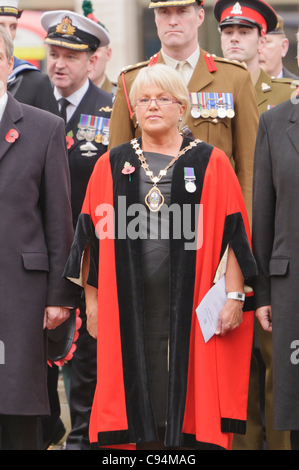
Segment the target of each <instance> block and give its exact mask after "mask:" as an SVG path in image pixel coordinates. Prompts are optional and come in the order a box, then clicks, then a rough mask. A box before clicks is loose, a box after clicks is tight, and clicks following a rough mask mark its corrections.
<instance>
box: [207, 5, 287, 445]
mask: <svg viewBox="0 0 299 470" xmlns="http://www.w3.org/2000/svg"><path fill="white" fill-rule="evenodd" d="M214 13H215V17H216V19H217V21H218V22H219V27H220V31H221V46H222V50H223V55H224V57H226V58H228V59H235V60H240V61H245V62H246V64H247V66H248V70H249V71H250V73H251V76H252V80H253V82H254V84H255V90H256V93H257V99H258V107H259V112H260V114H261V113H263V112H265V111H267V110H268V109H271V108H273V107H275V106H276V105H278V104H280V103H282V102H283V101H287V100H289V99H290V97H291V95H292V93H294V91H295V88H294V87H292V83H293V80H290V79H287V78H285V79H281V80H280V79H273V78H271V77H270V76H269V75H268V74H267V73H266V72H265V71H264V70H262V69H261V68H260V65H259V50H261V49H262V48H263V46H264V44H265V42H266V39H265V35H266V33H269V32H271V31H272V30H275V28H276V26H277V15H276V13H275V11H274V10H273V9H272V7H271V6H270V5H268V4H267V3H265V2H264V1H261V0H242V1H241V2H238V3H235V1H234V0H218V1H217V2H216V3H215V7H214ZM257 331H258V338H259V344H260V351H261V354H262V358H263V361H264V363H265V366H266V374H265V377H266V379H265V416H266V440H267V448H268V450H286V449H288V448H289V435H287V433H284V432H278V431H273V365H272V335H271V334H270V333H267V332H265V331H264V330H263V329H262V327H261V326H260V324H258V325H257ZM234 449H241V450H244V449H250V450H261V449H263V424H262V419H261V411H260V406H259V393H258V367H257V363H256V359H255V357H254V356H253V358H252V368H251V379H250V393H249V406H248V425H247V434H246V436H242V437H240V438H239V436H238V437H235V440H234Z"/></svg>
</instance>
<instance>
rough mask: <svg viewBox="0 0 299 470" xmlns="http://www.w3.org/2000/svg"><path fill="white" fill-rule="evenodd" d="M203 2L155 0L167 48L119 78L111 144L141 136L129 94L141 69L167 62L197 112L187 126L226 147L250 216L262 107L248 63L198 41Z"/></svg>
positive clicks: (157, 18) (163, 46)
mask: <svg viewBox="0 0 299 470" xmlns="http://www.w3.org/2000/svg"><path fill="white" fill-rule="evenodd" d="M203 5H204V1H201V0H194V1H193V2H192V1H191V2H190V0H176V1H173V0H163V1H157V0H155V1H152V2H151V3H150V8H154V10H155V20H156V25H157V29H158V35H159V37H160V39H161V42H162V49H161V51H160V52H159V53H157V54H155V55H154V56H153V57H152V59H151V60H150V61H149V62H144V63H141V64H137V65H135V66H132V67H128V68H127V69H125V70H124V71H123V72H122V74H121V75H120V77H119V80H118V88H117V93H116V100H115V104H114V107H113V113H112V118H111V127H110V131H111V135H110V147H111V148H112V147H114V146H116V145H119V144H121V143H123V142H126V141H129V140H130V139H132V138H134V137H136V136H137V137H139V136H140V135H141V130H140V128H139V127H138V123H137V120H136V116H135V115H134V114H133V112H132V109H131V106H130V104H129V99H128V96H129V93H130V89H131V86H132V83H133V81H134V78H135V77H136V75H137V74H138V72H139V70H140V68H141V67H147V66H152V65H154V64H156V63H166V64H167V65H168V66H170V67H172V68H174V69H177V70H179V71H180V73H181V74H182V75H183V77H184V79H185V82H186V84H188V88H189V91H190V99H191V103H192V111H191V114H190V115H189V117H188V120H187V125H188V127H189V128H190V130H191V132H192V133H193V135H194V136H195V137H196V138H199V139H201V140H203V141H205V142H208V143H210V144H211V145H214V146H216V147H218V148H220V149H222V150H223V151H224V152H225V153H226V154H227V156H228V157H229V158H230V159H231V161H232V162H233V163H234V165H235V170H236V174H237V176H238V178H239V181H240V184H241V187H242V190H243V195H244V198H245V202H246V206H247V210H248V213H249V215H250V216H251V205H252V174H253V156H254V144H255V139H256V133H257V127H258V119H259V115H258V109H257V104H256V96H255V91H254V87H253V84H252V81H251V78H250V74H249V73H248V71H247V70H246V67H245V66H244V65H243V64H240V63H237V62H236V63H235V62H230V61H228V60H225V59H221V58H218V57H213V56H212V55H211V54H209V53H207V52H205V51H204V50H203V49H201V48H200V47H199V44H198V28H199V27H200V26H201V25H202V23H203V21H204V17H205V13H204V9H203Z"/></svg>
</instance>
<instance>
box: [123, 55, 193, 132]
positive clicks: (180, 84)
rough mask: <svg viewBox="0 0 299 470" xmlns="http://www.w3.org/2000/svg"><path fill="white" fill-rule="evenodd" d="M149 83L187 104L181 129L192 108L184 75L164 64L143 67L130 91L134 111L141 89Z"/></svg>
mask: <svg viewBox="0 0 299 470" xmlns="http://www.w3.org/2000/svg"><path fill="white" fill-rule="evenodd" d="M149 84H154V85H156V86H157V87H159V88H161V89H162V90H164V91H165V92H166V93H169V94H170V95H171V96H172V97H173V98H174V99H175V100H176V101H178V103H179V104H180V105H184V106H185V112H184V115H183V118H182V122H180V123H179V130H181V129H182V128H183V127H184V125H185V124H186V120H187V117H188V115H189V114H190V110H191V104H190V95H189V91H188V88H187V86H186V84H185V82H184V80H183V77H182V76H181V75H180V74H179V73H178V72H176V71H175V70H173V69H172V68H170V67H168V66H167V65H163V64H157V65H154V66H153V67H145V68H143V69H141V70H140V72H139V74H138V75H137V77H136V79H135V81H134V83H133V86H132V88H131V92H130V102H131V105H132V107H133V109H134V111H135V108H136V100H137V97H138V95H139V94H140V91H141V89H142V88H143V87H144V86H147V85H149Z"/></svg>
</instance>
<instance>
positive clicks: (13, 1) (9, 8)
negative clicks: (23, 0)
mask: <svg viewBox="0 0 299 470" xmlns="http://www.w3.org/2000/svg"><path fill="white" fill-rule="evenodd" d="M19 3H20V0H0V16H15V17H16V18H21V15H22V13H23V12H22V11H19Z"/></svg>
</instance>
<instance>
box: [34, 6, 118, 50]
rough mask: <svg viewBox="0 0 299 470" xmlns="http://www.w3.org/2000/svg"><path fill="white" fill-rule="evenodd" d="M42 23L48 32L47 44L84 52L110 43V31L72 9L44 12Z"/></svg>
mask: <svg viewBox="0 0 299 470" xmlns="http://www.w3.org/2000/svg"><path fill="white" fill-rule="evenodd" d="M41 23H42V26H43V28H44V29H45V30H46V31H47V33H48V35H47V37H46V39H45V44H49V45H53V46H60V47H66V48H67V49H72V50H76V51H82V52H87V51H94V52H95V51H96V50H97V49H98V48H99V47H100V46H101V47H104V46H108V44H110V36H109V33H108V31H107V30H106V29H105V28H103V26H101V25H100V24H99V23H98V22H97V21H95V20H92V19H89V18H86V17H85V16H83V15H79V14H78V13H74V12H72V11H66V10H59V11H49V12H47V13H44V14H43V16H42V18H41Z"/></svg>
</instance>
